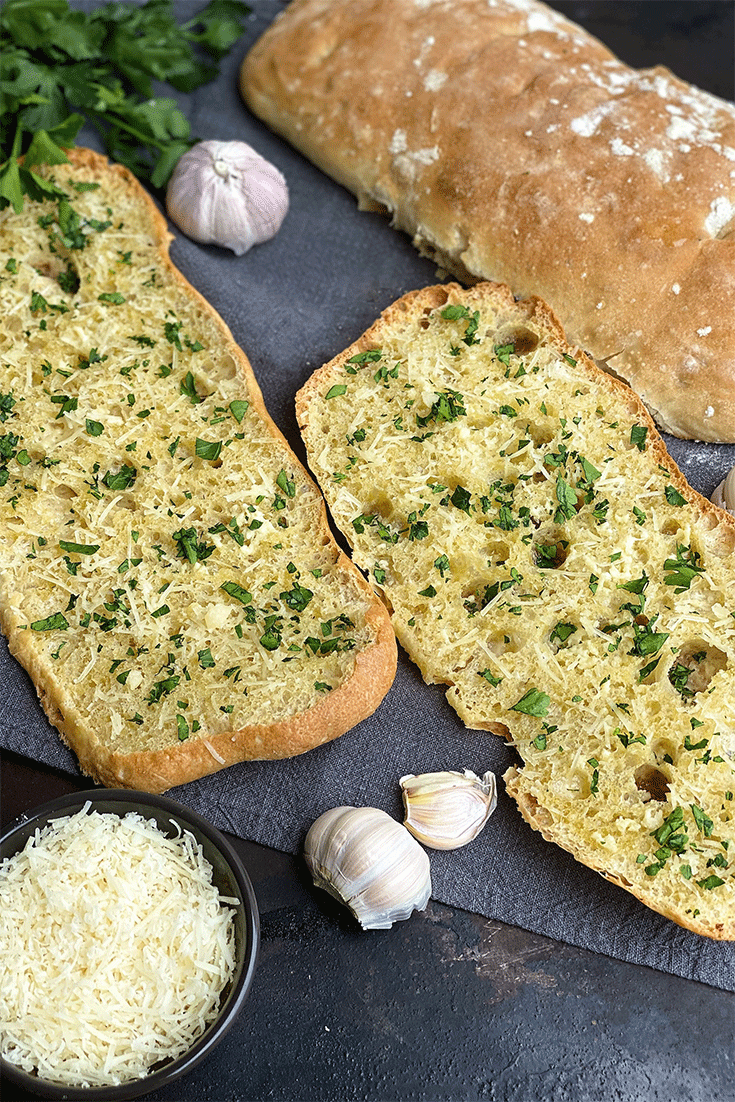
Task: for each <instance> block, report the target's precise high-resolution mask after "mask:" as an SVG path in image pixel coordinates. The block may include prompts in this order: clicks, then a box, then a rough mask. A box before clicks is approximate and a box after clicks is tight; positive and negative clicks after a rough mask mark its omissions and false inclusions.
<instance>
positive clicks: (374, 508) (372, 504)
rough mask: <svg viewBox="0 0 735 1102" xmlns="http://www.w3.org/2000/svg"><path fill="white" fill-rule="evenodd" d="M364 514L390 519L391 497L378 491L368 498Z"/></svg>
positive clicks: (391, 513) (391, 515)
mask: <svg viewBox="0 0 735 1102" xmlns="http://www.w3.org/2000/svg"><path fill="white" fill-rule="evenodd" d="M365 515H366V516H376V517H379V518H380V520H383V521H388V520H390V519H391V518H392V517H393V503H392V501H391V499H390V498H389V497H388V495H387V494H384V493H378V494H375V495H374V496H373V497H371V498H368V500H367V503H366V508H365Z"/></svg>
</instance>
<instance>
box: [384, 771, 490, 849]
mask: <svg viewBox="0 0 735 1102" xmlns="http://www.w3.org/2000/svg"><path fill="white" fill-rule="evenodd" d="M400 785H401V788H402V790H403V805H404V807H405V809H406V815H405V818H404V820H403V822H404V825H405V826H406V828H407V829H408V830H410V831H411V833H412V834H413V835H414V837H415V838H418V840H419V842H423V844H424V845H425V846H429V848H430V849H459V847H460V846H466V845H467V843H468V842H471V841H472V839H473V838H476V837H477V835H478V834H479V833H480V831H481V830H482V828H483V827H484V825H485V823H486V822H487V821H488V819H489V818H490V816H491V815H492V813H493V811H494V810H495V806H496V804H497V802H498V797H497V789H496V784H495V774H494V773H492V772H488V773H485V775H484V777H482V778H480V777H478V776H477V775H476V774H475V773H473V772H472V770H470V769H465V770H464V772H462V773H459V772H455V771H443V772H439V773H422V774H420V775H419V776H415V775H414V774H413V773H408V774H406V776H405V777H401V780H400Z"/></svg>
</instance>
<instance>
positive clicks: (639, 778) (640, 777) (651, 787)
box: [634, 765, 669, 803]
mask: <svg viewBox="0 0 735 1102" xmlns="http://www.w3.org/2000/svg"><path fill="white" fill-rule="evenodd" d="M634 777H635V785H636V788H637V789H638V790H639V792H644V793H646V794H647V795H648V798H649V799H651V800H657V801H658V802H659V803H665V802H666V799H667V797H668V794H669V778H668V777H667V776H666V774H665V773H662V772H661V770H660V769H657V768H656V766H655V765H639V766H638V768H637V769H636V771H635V773H634Z"/></svg>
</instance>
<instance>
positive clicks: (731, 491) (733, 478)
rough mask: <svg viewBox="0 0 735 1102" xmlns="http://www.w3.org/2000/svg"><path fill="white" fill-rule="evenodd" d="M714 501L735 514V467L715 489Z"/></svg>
mask: <svg viewBox="0 0 735 1102" xmlns="http://www.w3.org/2000/svg"><path fill="white" fill-rule="evenodd" d="M712 501H713V503H714V504H715V505H719V507H720V509H726V510H727V512H728V513H733V514H734V515H735V467H733V468H732V470H731V471H730V472H729V473H728V474H727V475H726V476H725V478H723V480H722V482H721V483H720V485H719V486H718V487H717V488H716V489H715V490H714V491H713V493H712Z"/></svg>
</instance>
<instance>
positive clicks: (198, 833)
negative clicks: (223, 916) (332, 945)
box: [0, 788, 259, 1102]
mask: <svg viewBox="0 0 735 1102" xmlns="http://www.w3.org/2000/svg"><path fill="white" fill-rule="evenodd" d="M88 802H91V804H92V807H93V808H94V810H95V811H99V812H100V813H106V814H110V813H112V814H114V815H120V816H123V815H126V814H127V813H128V812H129V811H135V812H138V814H140V815H142V816H143V817H144V818H146V819H151V820H153V822H155V824H156V825H157V826H158V829H159V830H161V831H162V832H163V833H164V834H167V835H169V836H170V837H174V836H175V835H177V834H178V833H179V831H178V830H177V829H176V827H175V826H174V823H172V821H171V820H174V822H175V823H176V824H178V826H179V827H180V828H181V829H182V830H186V831H189V832H190V833H191V834H193V836H194V837H195V838H196V840H197V842H199V844H200V845H201V847H202V853H203V855H204V857H205V858H206V860H207V861H208V862H209V864H210V865H211V866H212V869H213V877H212V880H213V883H214V884H215V886H216V887H217V889H218V890H219V892H220V895H222V896H231V897H233V898H236V899H239V900H240V904H239V906H237V907H235V908H233V909H234V911H235V915H234V922H235V970H234V972H233V975H232V977H231V979H230V981H229V982H228V984H227V986H226V987H225V989H224V991H223V993H222V999H221V1003H220V1009H219V1013H218V1015H217V1017H216V1019H215V1020H214V1021H213V1022H212V1023H211V1024H210V1025H209V1027H208V1028H207V1029H206V1030H205V1032H204V1033H203V1034H202V1035H201V1036H200V1037H199V1039H198V1040H197V1041H196V1042H195V1043H194V1045H193V1046H192V1047H191V1049H190V1050H189V1051H188V1052H186V1053H184V1054H183V1055H182V1056H180V1057H179V1058H178V1059H176V1060H170V1061H166V1062H162V1063H161V1064H157V1065H155V1066H154V1067H153V1068H152V1069H151V1070H150V1072H149V1073H148V1074H147V1075H146V1076H144V1078H142V1079H133V1080H130V1081H128V1082H126V1083H121V1084H120V1086H116V1087H89V1088H83V1087H79V1088H75V1087H63V1086H59V1085H58V1084H54V1083H50V1082H48V1081H47V1080H44V1079H41V1078H40V1077H39V1076H37V1075H31V1074H28V1073H27V1072H24V1071H21V1070H20V1069H19V1068H17V1067H15V1066H14V1065H13V1064H11V1063H10V1062H9V1061H7V1060H2V1074H3V1078H4V1079H5V1083H6V1089H8V1097H10V1093H11V1089H10V1084H11V1083H14V1084H16V1085H17V1086H18V1087H22V1088H23V1089H24V1090H26V1091H29V1092H31V1093H33V1094H35V1095H38V1096H39V1097H41V1098H56V1099H85V1100H86V1102H91V1100H92V1099H94V1102H122V1100H123V1099H128V1098H138V1097H139V1096H140V1095H142V1094H148V1093H149V1092H150V1091H154V1090H156V1089H158V1088H159V1087H163V1086H166V1085H168V1084H170V1083H172V1082H174V1080H176V1079H178V1078H179V1077H180V1076H182V1075H186V1074H187V1072H189V1071H191V1069H192V1068H194V1067H195V1066H196V1065H197V1064H198V1063H199V1062H200V1061H201V1060H203V1059H204V1058H205V1057H206V1056H208V1055H209V1053H210V1052H211V1051H212V1049H213V1048H214V1047H215V1045H217V1044H218V1043H219V1041H221V1040H222V1038H223V1037H224V1035H225V1033H227V1031H228V1029H229V1028H230V1026H231V1025H232V1023H233V1022H234V1020H235V1018H236V1017H237V1015H238V1013H239V1012H240V1010H241V1008H242V1005H243V1003H244V1002H245V999H246V997H247V994H248V991H249V989H250V986H251V984H252V980H253V974H254V972H255V961H256V956H257V951H258V941H259V923H258V907H257V903H256V901H255V893H254V891H253V886H252V884H251V882H250V878H249V876H248V874H247V872H246V871H245V869H244V867H243V865H242V862H241V861H240V858H239V857H238V855H237V853H236V852H235V850H234V849H233V848H232V846H231V845H230V843H229V842H228V841H227V839H226V838H225V837H224V836H223V835H222V834H221V833H220V832H219V831H218V830H217V829H216V828H215V827H213V826H212V825H211V823H208V822H207V821H206V819H203V818H202V817H201V815H197V814H196V812H194V811H189V810H188V808H185V807H183V806H182V805H181V804H179V803H176V801H175V800H171V799H169V798H168V797H167V796H153V795H150V794H149V793H147V792H136V791H129V790H127V789H126V790H119V791H118V790H116V789H106V788H101V789H92V790H91V791H84V792H78V793H71V794H70V795H68V796H61V797H60V798H59V799H57V800H52V801H51V802H50V803H47V804H44V805H43V806H42V807H39V808H36V809H35V810H33V811H30V812H28V813H27V814H25V815H23V816H22V817H21V818H20V819H18V820H17V821H16V822H15V823H14V824H13V825H12V826H11V827H10V829H9V830H8V831H7V832H6V833H5V834H4V835H3V837H2V838H1V839H0V858H6V857H12V855H13V854H14V853H17V851H18V850H21V849H23V847H24V845H25V844H26V842H27V841H28V839H29V838H30V837H31V835H32V834H33V833H34V832H35V831H36V829H37V828H43V827H44V826H45V825H46V824H47V823H49V822H50V821H51V820H52V819H58V818H59V817H60V816H62V815H73V814H74V813H75V812H77V811H80V810H81V809H82V808H83V807H84V805H85V804H86V803H88Z"/></svg>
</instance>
